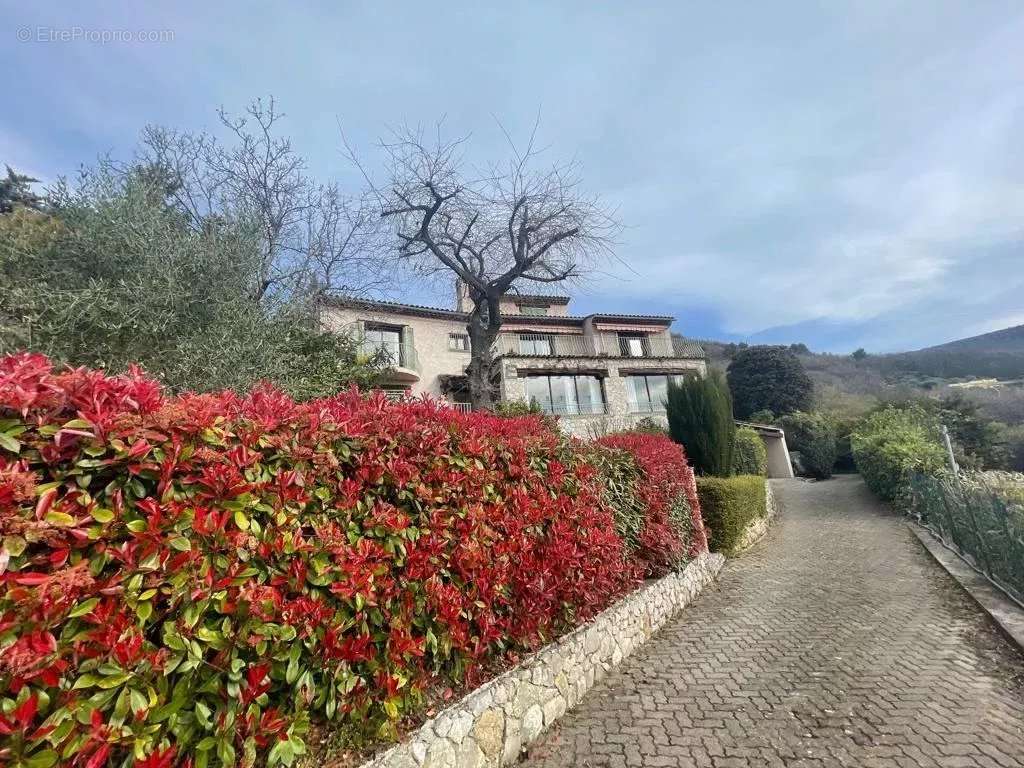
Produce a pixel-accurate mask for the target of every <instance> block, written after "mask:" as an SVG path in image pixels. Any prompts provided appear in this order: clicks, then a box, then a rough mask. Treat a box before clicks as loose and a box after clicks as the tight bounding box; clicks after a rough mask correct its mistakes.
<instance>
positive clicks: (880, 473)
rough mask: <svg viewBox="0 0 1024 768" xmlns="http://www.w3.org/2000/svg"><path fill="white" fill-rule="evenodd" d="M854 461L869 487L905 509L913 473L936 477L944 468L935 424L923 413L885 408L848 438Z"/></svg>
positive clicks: (911, 408) (914, 410)
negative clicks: (934, 475)
mask: <svg viewBox="0 0 1024 768" xmlns="http://www.w3.org/2000/svg"><path fill="white" fill-rule="evenodd" d="M850 444H851V446H852V448H853V458H854V461H855V462H856V464H857V469H858V470H859V471H860V473H861V475H863V476H864V481H865V482H866V483H867V485H868V487H869V488H871V490H873V491H874V492H875V493H877V494H878V495H879V496H881V497H882V498H883V499H885V500H886V501H890V502H892V503H894V504H896V505H897V506H898V507H901V508H905V507H906V506H907V504H908V499H909V488H910V478H911V475H912V474H913V473H923V474H935V473H938V472H941V471H942V470H943V469H944V468H945V466H946V454H945V450H944V449H943V446H942V442H941V437H940V435H939V428H938V424H937V423H936V422H935V421H934V419H933V418H932V417H930V416H929V415H928V414H927V413H926V412H925V411H924V410H923V409H921V408H919V407H916V406H911V407H905V408H897V407H895V406H889V407H886V408H884V409H882V410H880V411H877V412H875V413H874V414H872V415H871V416H869V417H868V418H866V419H865V420H864V421H863V422H862V423H861V424H860V426H859V427H857V429H855V430H854V432H853V434H852V435H851V436H850Z"/></svg>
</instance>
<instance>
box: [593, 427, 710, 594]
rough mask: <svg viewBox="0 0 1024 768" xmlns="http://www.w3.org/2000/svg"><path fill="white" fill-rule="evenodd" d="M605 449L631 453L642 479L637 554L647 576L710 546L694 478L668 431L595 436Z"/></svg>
mask: <svg viewBox="0 0 1024 768" xmlns="http://www.w3.org/2000/svg"><path fill="white" fill-rule="evenodd" d="M597 442H598V443H599V444H601V445H604V446H606V447H608V448H618V449H621V450H625V451H627V452H629V453H631V454H633V456H634V458H635V459H636V462H637V464H638V465H639V468H640V471H641V474H642V476H643V482H642V483H640V485H639V488H638V492H639V496H640V499H641V501H642V503H643V505H644V506H645V512H644V520H643V525H642V527H641V529H640V535H639V544H640V546H639V549H638V550H637V552H636V556H637V557H638V558H639V559H640V560H641V561H642V562H643V563H644V565H645V571H646V574H647V575H648V576H660V575H662V574H664V573H666V572H667V571H668V570H669V568H670V567H671V566H672V565H674V564H675V562H677V561H678V560H679V559H680V558H681V557H694V556H695V555H697V554H698V553H700V552H706V551H707V548H708V540H707V535H706V534H705V532H704V522H703V520H702V518H701V513H700V502H699V501H698V500H697V481H696V479H695V478H694V475H693V469H691V467H690V465H689V464H688V463H687V461H686V454H685V453H684V452H683V447H682V446H681V445H679V444H678V443H676V442H673V441H672V440H671V439H670V438H669V437H668V436H667V435H657V434H650V433H646V432H627V433H620V434H614V435H607V436H605V437H601V438H599V439H598V440H597Z"/></svg>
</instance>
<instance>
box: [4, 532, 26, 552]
mask: <svg viewBox="0 0 1024 768" xmlns="http://www.w3.org/2000/svg"><path fill="white" fill-rule="evenodd" d="M26 543H27V542H26V541H25V539H23V538H22V537H21V536H14V535H11V536H5V537H4V549H5V550H6V551H7V552H8V553H9V554H10V555H11V556H12V557H17V556H18V555H20V554H21V553H22V552H24V551H25V545H26Z"/></svg>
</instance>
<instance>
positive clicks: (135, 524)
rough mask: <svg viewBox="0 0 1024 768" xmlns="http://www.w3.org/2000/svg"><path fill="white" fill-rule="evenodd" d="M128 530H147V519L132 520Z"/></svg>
mask: <svg viewBox="0 0 1024 768" xmlns="http://www.w3.org/2000/svg"><path fill="white" fill-rule="evenodd" d="M128 530H129V531H131V532H132V533H142V532H143V531H144V530H146V521H145V520H131V521H130V522H129V523H128Z"/></svg>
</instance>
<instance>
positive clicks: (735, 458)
mask: <svg viewBox="0 0 1024 768" xmlns="http://www.w3.org/2000/svg"><path fill="white" fill-rule="evenodd" d="M732 472H733V474H734V475H760V476H761V477H767V476H768V449H767V448H765V445H764V440H762V439H761V436H760V435H759V434H758V433H757V430H754V429H751V428H750V427H740V428H739V429H737V430H736V443H735V446H734V448H733V453H732Z"/></svg>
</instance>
